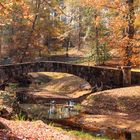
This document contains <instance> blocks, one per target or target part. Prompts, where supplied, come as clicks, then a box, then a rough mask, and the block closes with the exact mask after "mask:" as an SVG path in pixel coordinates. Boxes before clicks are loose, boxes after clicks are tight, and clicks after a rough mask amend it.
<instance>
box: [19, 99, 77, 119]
mask: <svg viewBox="0 0 140 140" xmlns="http://www.w3.org/2000/svg"><path fill="white" fill-rule="evenodd" d="M75 105H76V103H75V102H73V101H68V102H65V103H64V104H56V102H55V101H54V100H52V101H50V103H48V104H45V105H42V104H20V107H21V109H23V110H26V112H27V114H28V115H29V116H30V117H31V118H37V119H46V120H47V119H64V118H70V117H73V116H75V115H78V114H79V111H78V110H77V109H76V108H75Z"/></svg>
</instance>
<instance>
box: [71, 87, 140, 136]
mask: <svg viewBox="0 0 140 140" xmlns="http://www.w3.org/2000/svg"><path fill="white" fill-rule="evenodd" d="M82 106H84V111H85V112H86V113H87V114H86V115H85V114H82V115H81V116H77V117H75V119H71V120H70V123H71V124H72V122H73V123H74V122H76V124H77V125H78V126H79V125H81V127H83V128H86V129H87V128H88V129H91V130H94V129H95V128H99V129H108V128H111V129H117V130H121V131H129V132H139V133H140V86H134V87H127V88H119V89H112V90H106V91H101V92H97V93H93V94H91V95H89V96H88V98H87V99H86V100H84V101H83V102H82Z"/></svg>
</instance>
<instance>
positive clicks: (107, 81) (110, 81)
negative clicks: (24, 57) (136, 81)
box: [0, 61, 123, 87]
mask: <svg viewBox="0 0 140 140" xmlns="http://www.w3.org/2000/svg"><path fill="white" fill-rule="evenodd" d="M30 72H64V73H69V74H73V75H76V76H79V77H81V78H83V79H85V80H86V81H87V82H89V83H90V84H91V85H92V86H94V85H95V84H96V83H98V82H102V83H103V85H104V86H106V87H122V86H123V73H122V70H121V69H117V68H105V67H93V66H83V65H76V64H69V63H64V62H56V61H42V62H34V63H32V62H29V63H21V64H10V65H4V66H0V79H1V81H3V80H7V79H11V78H14V77H17V76H20V75H23V74H28V73H30Z"/></svg>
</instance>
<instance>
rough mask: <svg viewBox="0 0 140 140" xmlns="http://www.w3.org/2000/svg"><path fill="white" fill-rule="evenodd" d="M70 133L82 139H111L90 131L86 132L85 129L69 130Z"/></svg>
mask: <svg viewBox="0 0 140 140" xmlns="http://www.w3.org/2000/svg"><path fill="white" fill-rule="evenodd" d="M68 133H69V134H72V135H75V136H77V137H79V138H81V139H82V140H109V139H108V138H106V137H103V136H93V135H92V134H90V133H87V132H84V131H76V130H70V131H68Z"/></svg>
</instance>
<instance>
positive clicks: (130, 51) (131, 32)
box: [124, 0, 135, 66]
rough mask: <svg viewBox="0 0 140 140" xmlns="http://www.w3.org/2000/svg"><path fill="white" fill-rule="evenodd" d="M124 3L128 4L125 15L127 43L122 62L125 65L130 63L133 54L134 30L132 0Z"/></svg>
mask: <svg viewBox="0 0 140 140" xmlns="http://www.w3.org/2000/svg"><path fill="white" fill-rule="evenodd" d="M126 3H127V4H128V8H129V9H128V15H127V21H128V32H127V33H128V39H129V40H128V43H127V45H126V48H125V62H124V64H125V65H126V66H131V65H132V55H133V46H134V44H133V37H134V34H135V30H134V14H135V13H134V1H133V0H127V1H126Z"/></svg>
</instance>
